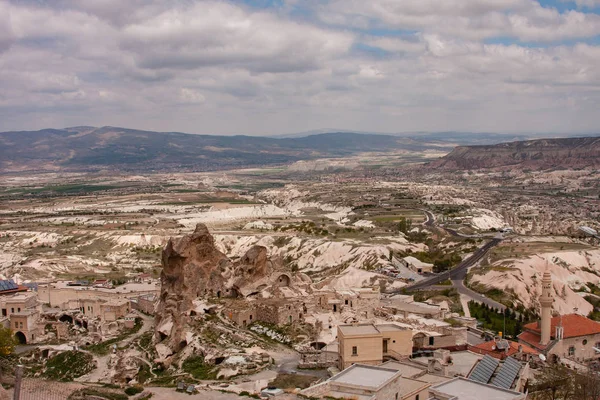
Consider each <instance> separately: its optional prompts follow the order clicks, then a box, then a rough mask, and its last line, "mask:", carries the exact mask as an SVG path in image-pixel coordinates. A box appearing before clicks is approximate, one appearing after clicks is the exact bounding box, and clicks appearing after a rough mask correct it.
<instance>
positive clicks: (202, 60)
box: [0, 0, 600, 135]
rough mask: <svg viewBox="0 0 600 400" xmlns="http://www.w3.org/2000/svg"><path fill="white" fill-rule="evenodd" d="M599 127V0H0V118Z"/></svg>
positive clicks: (133, 124)
mask: <svg viewBox="0 0 600 400" xmlns="http://www.w3.org/2000/svg"><path fill="white" fill-rule="evenodd" d="M79 125H91V126H105V125H110V126H122V127H128V128H136V129H146V130H157V131H181V132H190V133H204V134H249V135H276V134H286V133H292V132H304V131H311V130H317V129H325V128H332V129H347V130H357V131H368V132H389V133H396V132H417V131H419V132H422V131H466V132H483V131H485V132H498V133H516V132H519V133H526V132H533V133H541V132H548V133H578V132H600V129H599V128H600V0H575V1H567V0H543V1H542V0H540V1H535V0H254V1H251V0H246V1H225V0H221V1H194V0H160V1H158V0H126V1H125V0H19V1H16V0H15V1H10V0H0V131H7V130H34V129H42V128H50V127H52V128H62V127H67V126H79Z"/></svg>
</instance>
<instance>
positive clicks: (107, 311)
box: [100, 300, 129, 322]
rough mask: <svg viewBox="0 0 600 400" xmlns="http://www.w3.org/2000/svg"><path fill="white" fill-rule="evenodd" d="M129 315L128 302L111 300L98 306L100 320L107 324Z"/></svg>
mask: <svg viewBox="0 0 600 400" xmlns="http://www.w3.org/2000/svg"><path fill="white" fill-rule="evenodd" d="M128 313H129V301H128V300H113V301H108V302H106V303H102V304H100V319H102V320H103V321H107V322H112V321H116V320H117V319H119V318H123V317H125V315H127V314H128Z"/></svg>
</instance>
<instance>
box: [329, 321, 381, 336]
mask: <svg viewBox="0 0 600 400" xmlns="http://www.w3.org/2000/svg"><path fill="white" fill-rule="evenodd" d="M338 328H339V329H340V331H341V332H342V333H343V334H344V336H346V335H378V334H379V331H378V330H377V329H376V328H375V326H374V325H373V324H360V325H338Z"/></svg>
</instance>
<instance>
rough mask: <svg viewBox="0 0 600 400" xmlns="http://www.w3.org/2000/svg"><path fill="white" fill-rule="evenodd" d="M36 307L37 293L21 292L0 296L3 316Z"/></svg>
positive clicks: (0, 307) (0, 308)
mask: <svg viewBox="0 0 600 400" xmlns="http://www.w3.org/2000/svg"><path fill="white" fill-rule="evenodd" d="M36 307H37V295H36V294H35V293H33V292H22V293H15V294H11V295H6V296H1V297H0V310H1V312H2V316H3V317H10V315H11V314H14V313H20V312H22V311H25V310H29V309H33V308H36Z"/></svg>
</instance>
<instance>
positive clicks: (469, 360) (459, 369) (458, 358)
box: [412, 351, 483, 376]
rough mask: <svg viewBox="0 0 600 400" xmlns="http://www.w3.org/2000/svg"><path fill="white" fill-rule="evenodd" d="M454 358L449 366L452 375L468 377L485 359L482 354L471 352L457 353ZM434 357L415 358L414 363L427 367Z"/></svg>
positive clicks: (453, 355)
mask: <svg viewBox="0 0 600 400" xmlns="http://www.w3.org/2000/svg"><path fill="white" fill-rule="evenodd" d="M450 355H451V356H452V364H450V365H449V367H448V368H449V370H450V371H449V372H450V374H451V375H455V374H456V375H462V376H467V375H468V374H469V372H470V371H471V369H472V368H473V365H475V363H476V362H477V361H479V360H481V359H482V358H483V356H482V355H480V354H475V353H471V352H470V351H456V352H453V353H451V354H450ZM433 358H434V357H415V358H413V359H412V361H414V362H417V363H419V364H422V365H423V366H425V367H426V366H427V364H428V363H429V360H432V359H433Z"/></svg>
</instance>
